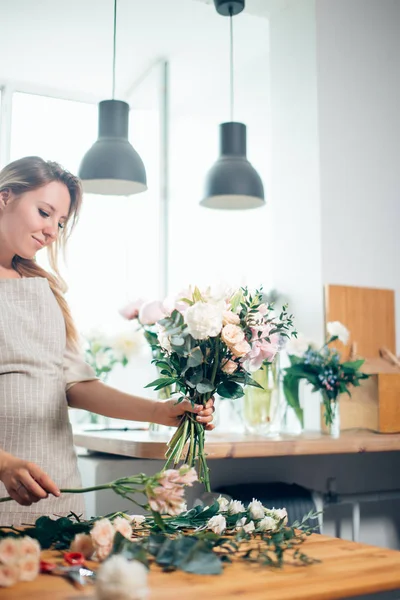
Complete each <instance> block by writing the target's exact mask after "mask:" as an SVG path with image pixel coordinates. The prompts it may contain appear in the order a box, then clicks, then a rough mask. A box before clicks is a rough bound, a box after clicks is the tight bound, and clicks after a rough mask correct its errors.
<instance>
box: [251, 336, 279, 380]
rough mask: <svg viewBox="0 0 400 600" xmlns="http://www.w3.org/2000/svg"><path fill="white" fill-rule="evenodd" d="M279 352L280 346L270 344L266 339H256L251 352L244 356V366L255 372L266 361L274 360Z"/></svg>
mask: <svg viewBox="0 0 400 600" xmlns="http://www.w3.org/2000/svg"><path fill="white" fill-rule="evenodd" d="M277 352H278V348H277V347H276V345H275V344H272V343H271V344H270V343H269V342H267V341H266V340H259V341H255V342H253V344H252V347H251V350H250V352H248V354H246V356H245V357H244V360H243V367H244V369H246V371H249V372H250V373H254V372H255V371H258V369H260V367H261V365H262V364H263V362H264V361H266V362H269V363H270V362H272V361H273V360H274V358H275V356H276V353H277Z"/></svg>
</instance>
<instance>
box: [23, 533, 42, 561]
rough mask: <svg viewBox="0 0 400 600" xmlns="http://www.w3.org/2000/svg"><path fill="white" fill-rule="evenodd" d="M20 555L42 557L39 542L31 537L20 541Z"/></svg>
mask: <svg viewBox="0 0 400 600" xmlns="http://www.w3.org/2000/svg"><path fill="white" fill-rule="evenodd" d="M19 553H20V556H21V557H24V556H30V557H34V558H39V557H40V544H39V542H38V541H37V540H34V539H33V538H31V537H28V536H26V537H23V538H20V540H19Z"/></svg>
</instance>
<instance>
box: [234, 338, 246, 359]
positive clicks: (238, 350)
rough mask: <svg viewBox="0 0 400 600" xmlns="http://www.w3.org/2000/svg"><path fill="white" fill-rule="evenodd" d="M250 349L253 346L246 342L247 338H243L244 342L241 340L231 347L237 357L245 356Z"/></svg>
mask: <svg viewBox="0 0 400 600" xmlns="http://www.w3.org/2000/svg"><path fill="white" fill-rule="evenodd" d="M250 350H251V346H250V344H249V343H248V342H246V340H243V341H242V342H239V343H238V344H235V345H234V346H232V348H230V351H231V352H232V354H233V355H234V356H236V357H237V358H241V357H242V356H245V355H246V354H247V353H248V352H249V351H250Z"/></svg>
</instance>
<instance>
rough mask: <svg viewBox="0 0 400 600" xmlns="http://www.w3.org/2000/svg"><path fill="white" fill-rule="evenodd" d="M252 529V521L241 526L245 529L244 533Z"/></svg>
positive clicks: (253, 528)
mask: <svg viewBox="0 0 400 600" xmlns="http://www.w3.org/2000/svg"><path fill="white" fill-rule="evenodd" d="M254 530H255V527H254V523H253V521H250V522H249V523H247V524H246V525H245V526H244V527H243V531H245V532H246V533H251V532H252V531H254Z"/></svg>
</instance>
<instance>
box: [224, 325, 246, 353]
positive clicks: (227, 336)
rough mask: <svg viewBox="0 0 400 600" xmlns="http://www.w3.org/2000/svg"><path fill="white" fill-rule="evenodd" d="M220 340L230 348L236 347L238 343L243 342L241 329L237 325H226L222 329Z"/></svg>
mask: <svg viewBox="0 0 400 600" xmlns="http://www.w3.org/2000/svg"><path fill="white" fill-rule="evenodd" d="M221 338H222V340H223V341H224V342H225V344H226V345H227V346H228V347H229V348H230V347H231V346H236V345H237V344H239V342H242V341H243V340H244V332H243V329H241V328H240V327H238V326H237V325H232V324H228V325H225V326H224V327H223V328H222V332H221Z"/></svg>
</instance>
